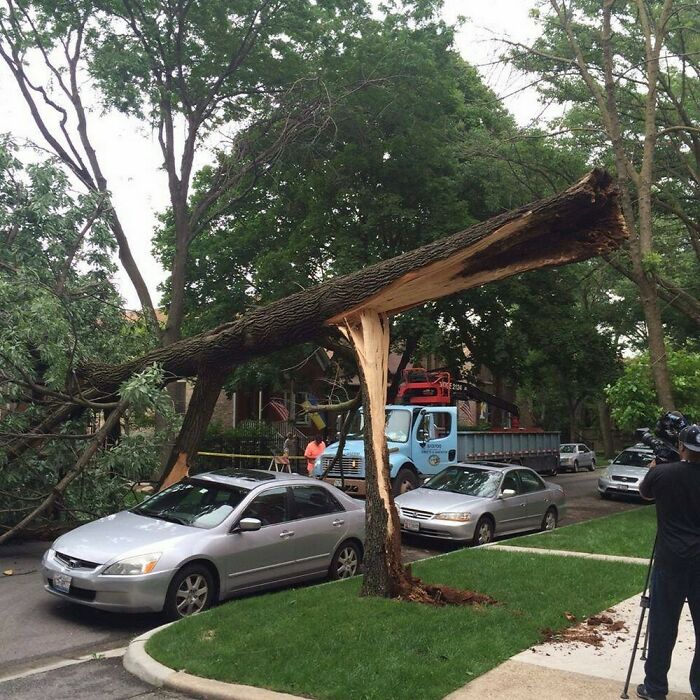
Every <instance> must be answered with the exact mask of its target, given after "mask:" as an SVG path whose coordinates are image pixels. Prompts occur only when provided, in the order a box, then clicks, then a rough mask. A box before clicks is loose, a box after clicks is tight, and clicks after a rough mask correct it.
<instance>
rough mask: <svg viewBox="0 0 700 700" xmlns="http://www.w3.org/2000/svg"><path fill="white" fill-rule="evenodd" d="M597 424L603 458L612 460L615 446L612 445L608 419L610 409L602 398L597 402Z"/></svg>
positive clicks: (610, 425)
mask: <svg viewBox="0 0 700 700" xmlns="http://www.w3.org/2000/svg"><path fill="white" fill-rule="evenodd" d="M597 407H598V422H599V424H600V435H601V437H602V438H603V449H604V450H605V457H606V458H607V459H612V458H613V457H614V456H615V445H614V444H613V434H612V420H611V419H610V407H609V406H608V402H607V401H606V400H605V399H604V398H600V399H598V401H597Z"/></svg>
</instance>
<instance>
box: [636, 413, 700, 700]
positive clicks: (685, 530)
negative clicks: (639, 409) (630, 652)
mask: <svg viewBox="0 0 700 700" xmlns="http://www.w3.org/2000/svg"><path fill="white" fill-rule="evenodd" d="M678 438H679V453H680V461H679V462H670V463H668V464H660V465H658V466H654V465H653V463H652V466H651V467H650V469H649V471H648V472H647V475H646V476H645V477H644V480H643V481H642V483H641V485H640V488H639V492H640V493H641V495H642V497H643V498H646V499H647V500H650V501H651V500H655V501H656V520H657V535H656V556H655V558H654V567H653V570H652V575H651V589H650V606H649V649H648V652H647V660H646V663H645V664H644V672H645V677H644V683H642V684H641V685H639V686H637V696H638V697H640V698H645V699H646V700H663V698H665V697H666V695H667V693H668V679H667V675H668V669H669V668H670V667H671V655H672V654H673V647H674V646H675V643H676V637H677V635H678V622H679V620H680V616H681V611H682V609H683V604H684V603H685V601H686V600H687V601H688V606H689V607H690V614H691V616H692V618H693V627H694V628H695V656H694V658H693V663H692V664H691V666H690V689H691V690H692V691H693V695H694V696H695V697H696V698H697V700H700V653H699V652H700V649H699V648H698V639H699V638H700V427H699V426H698V425H689V426H687V427H685V428H683V430H681V432H680V434H679V436H678Z"/></svg>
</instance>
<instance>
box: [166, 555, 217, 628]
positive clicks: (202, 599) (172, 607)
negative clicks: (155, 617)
mask: <svg viewBox="0 0 700 700" xmlns="http://www.w3.org/2000/svg"><path fill="white" fill-rule="evenodd" d="M213 600H214V579H213V577H212V575H211V572H210V571H209V569H207V568H206V567H204V566H202V565H201V564H192V565H190V566H184V567H183V568H182V569H180V571H178V572H177V573H176V574H175V577H174V578H173V580H172V581H171V582H170V586H169V587H168V592H167V594H166V596H165V606H164V607H163V612H164V613H165V614H166V616H167V617H168V618H169V619H171V620H177V619H179V618H181V617H188V616H189V615H196V614H197V613H200V612H202V611H203V610H206V609H207V608H208V607H209V606H210V605H211V604H212V601H213Z"/></svg>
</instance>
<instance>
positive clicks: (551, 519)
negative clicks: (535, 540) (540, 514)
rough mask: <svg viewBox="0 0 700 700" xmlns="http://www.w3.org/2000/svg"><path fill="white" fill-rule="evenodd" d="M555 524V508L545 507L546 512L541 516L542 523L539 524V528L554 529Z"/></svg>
mask: <svg viewBox="0 0 700 700" xmlns="http://www.w3.org/2000/svg"><path fill="white" fill-rule="evenodd" d="M556 526H557V509H556V508H547V512H546V513H545V514H544V518H542V524H541V525H540V530H543V531H544V530H554V528H555V527H556Z"/></svg>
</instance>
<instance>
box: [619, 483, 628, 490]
mask: <svg viewBox="0 0 700 700" xmlns="http://www.w3.org/2000/svg"><path fill="white" fill-rule="evenodd" d="M617 488H618V489H620V491H627V489H628V488H629V486H627V484H619V485H618V487H617Z"/></svg>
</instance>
